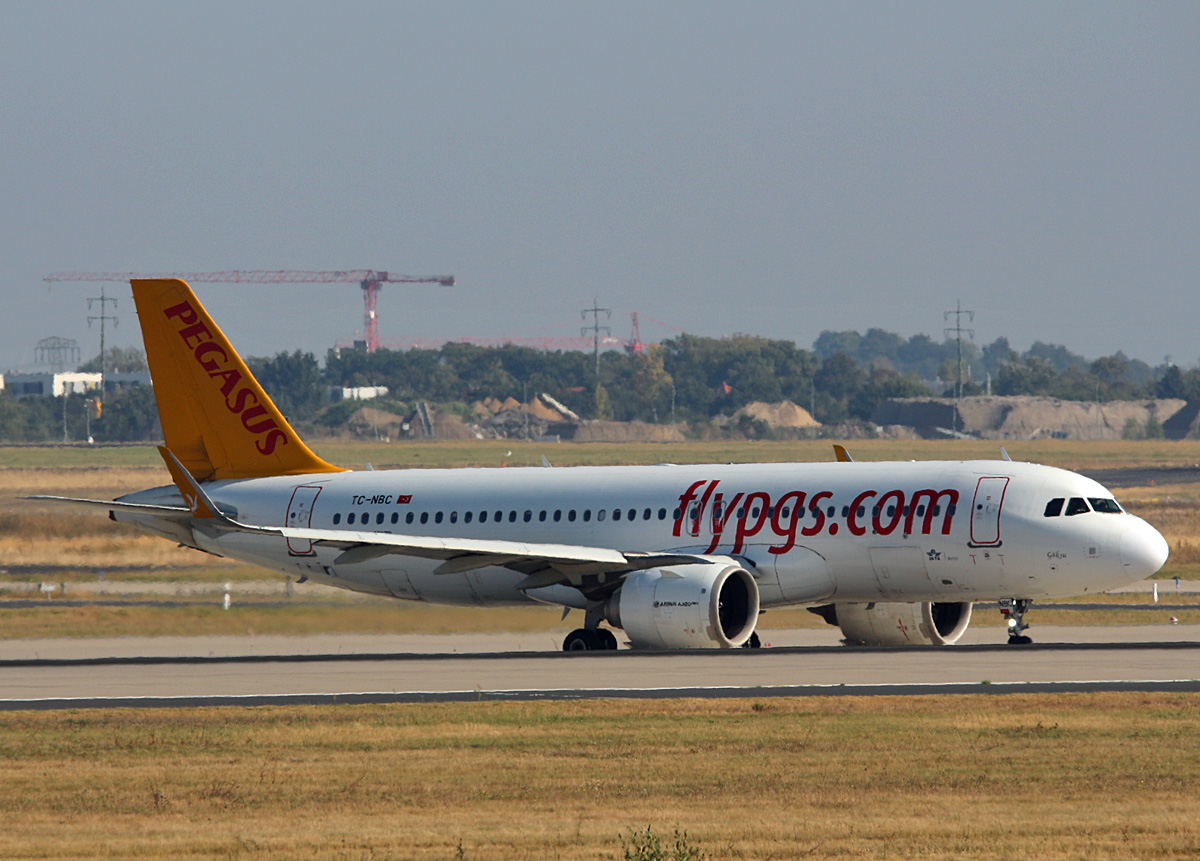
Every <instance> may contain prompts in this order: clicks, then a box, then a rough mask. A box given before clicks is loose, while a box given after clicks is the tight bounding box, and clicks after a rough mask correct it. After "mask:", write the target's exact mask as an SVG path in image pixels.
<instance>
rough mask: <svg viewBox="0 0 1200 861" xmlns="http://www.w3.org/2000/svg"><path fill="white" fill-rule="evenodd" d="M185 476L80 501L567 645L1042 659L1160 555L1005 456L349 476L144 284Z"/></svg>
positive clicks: (1068, 481)
mask: <svg viewBox="0 0 1200 861" xmlns="http://www.w3.org/2000/svg"><path fill="white" fill-rule="evenodd" d="M131 286H132V288H133V296H134V301H135V303H136V306H137V312H138V317H139V321H140V324H141V328H142V335H143V340H144V342H145V347H146V357H147V360H148V362H149V365H150V372H151V377H152V379H153V382H154V393H155V398H156V399H157V402H158V411H159V416H160V418H161V421H162V430H163V439H164V445H163V446H160V447H159V452H160V453H161V455H162V457H163V460H164V462H165V464H166V466H167V469H168V472H169V473H170V476H171V479H172V483H171V484H168V485H163V486H160V487H153V488H150V489H147V490H142V491H138V492H135V493H131V494H127V495H125V496H121V497H120V498H118V499H116V500H89V499H73V498H64V497H50V496H32V497H26V498H29V499H42V500H55V501H62V502H71V503H77V504H83V505H90V506H97V507H100V508H105V509H107V510H108V511H109V517H110V518H111V519H113V520H115V521H117V522H120V523H126V524H129V525H130V526H133V527H135V528H137V529H140V530H142V531H143V532H147V533H149V534H152V535H157V536H161V537H163V538H166V539H168V540H171V541H175V542H177V543H179V544H180V545H184V546H187V547H192V548H195V549H197V550H201V551H204V552H206V553H211V554H214V555H217V556H222V557H230V558H234V559H239V560H241V561H243V562H248V563H251V564H254V565H258V566H262V567H263V568H267V569H271V570H274V571H279V572H283V573H285V574H288V575H291V576H294V577H297V578H298V580H299V581H301V582H303V581H313V582H316V583H323V584H327V585H329V586H335V587H340V588H344V589H351V590H355V591H358V592H365V593H372V594H376V595H384V596H390V597H394V598H398V599H404V600H413V601H430V602H437V603H445V604H465V605H490V606H498V607H503V606H522V605H524V606H528V605H529V604H531V603H535V602H536V603H542V604H551V605H555V606H559V607H562V608H563V616H564V618H565V617H566V615H567V613H568V612H569V611H570V610H572V609H575V610H581V611H583V616H584V623H583V627H582V628H579V629H576V630H574V631H572V632H571V633H569V634H568V635H567V636H566V639H565V640H564V642H563V649H564V650H566V651H593V650H611V649H616V648H618V642H617V635H616V634H615V633H614V629H616V630H620V631H622V632H623V636H624V638H625V639H626V640H627V642H628V644H629V646H630V647H632V648H636V649H694V648H735V647H756V646H758V645H759V644H760V641H759V637H758V635H757V633H756V631H755V628H756V625H757V623H758V620H759V615H760V613H761V612H763V611H765V610H767V609H769V608H776V607H795V606H798V607H807V608H809V609H810V610H812V611H813V612H814V613H817V614H818V615H820V616H821V617H823V618H824V619H825V620H826V621H827V622H829V623H831V624H833V625H836V626H837V627H839V628H840V629H841V632H842V634H843V636H844V638H845V642H847V643H862V644H874V645H895V644H931V645H948V644H951V643H954V642H955V641H957V640H958V639H959V638H960V637H961V636H962V634H963V632H964V631H965V630H966V629H967V626H968V624H969V622H970V620H971V609H972V606H973V605H974V604H975V603H977V602H994V601H998V602H1000V606H1001V612H1002V613H1004V614H1005V615H1006V616H1007V617H1008V633H1009V637H1008V642H1009V643H1012V644H1015V645H1023V644H1027V643H1029V642H1030V637H1029V636H1028V635H1026V634H1025V633H1024V632H1025V630H1026V629H1028V627H1029V625H1028V623H1027V622H1026V621H1025V614H1026V612H1027V611H1028V609H1029V606H1030V604H1031V602H1032V601H1033V600H1035V599H1041V598H1051V597H1066V596H1073V595H1089V594H1095V593H1099V592H1103V591H1105V590H1107V589H1112V588H1114V587H1117V586H1122V585H1126V584H1129V583H1133V582H1136V581H1139V580H1142V579H1144V578H1146V577H1149V576H1150V575H1152V574H1154V573H1155V572H1156V571H1158V570H1159V569H1160V568H1161V567H1162V566H1163V564H1164V563H1165V562H1166V559H1167V555H1168V547H1167V543H1166V541H1165V540H1164V539H1163V537H1162V535H1160V534H1159V532H1158V531H1157V530H1156V529H1155V528H1154V527H1153V526H1151V525H1150V524H1148V523H1146V522H1145V521H1143V520H1142V519H1140V518H1138V517H1136V516H1134V515H1132V514H1129V513H1128V512H1126V511H1125V510H1124V509H1123V508H1122V507H1121V505H1120V504H1119V503H1118V502H1117V501H1116V500H1115V498H1114V497H1113V494H1112V493H1110V492H1109V491H1108V490H1106V489H1105V488H1104V487H1103V486H1102V485H1100V484H1099V483H1097V482H1095V481H1093V480H1091V479H1089V478H1086V477H1084V476H1081V475H1078V474H1076V473H1072V472H1069V471H1066V470H1063V469H1058V468H1054V467H1049V466H1042V465H1038V464H1031V463H1019V462H1014V461H1012V460H1010V459H1008V457H1007V454H1005V455H1004V459H1003V460H973V461H923V462H859V461H853V460H852V459H851V458H850V456H849V455H848V454H847V453H846V451H845V449H844V448H843V447H841V446H837V447H835V449H836V454H837V460H836V461H833V462H828V463H772V464H695V465H674V464H661V465H658V466H599V467H596V466H587V467H554V468H550V469H547V468H545V465H548V462H546V461H545V460H544V459H543V463H544V466H542V467H528V468H507V469H404V470H365V471H350V470H346V469H342V468H341V467H338V466H335V465H333V464H330V463H328V462H326V461H325V460H322V459H321V458H320V457H318V456H317V455H316V454H315V453H313V451H312V450H311V449H309V447H308V446H307V445H305V443H304V442H303V441H302V440H301V439H300V437H299V436H298V435H297V434H296V432H295V430H293V428H292V427H291V425H289V424H288V422H287V420H286V419H285V418H284V417H283V415H282V414H281V413H280V412H279V410H278V409H277V408H276V406H275V405H274V403H273V402H272V401H271V398H270V397H269V396H268V395H267V393H266V392H265V391H264V390H263V388H262V387H261V386H260V385H259V383H258V381H257V380H255V379H254V376H253V375H252V374H251V373H250V370H249V369H248V368H247V367H246V364H245V363H244V362H243V361H242V359H241V358H240V357H239V356H238V354H237V352H236V351H235V350H234V348H233V346H232V344H230V342H229V340H228V339H227V338H226V337H225V335H224V334H223V333H222V332H221V330H220V329H219V328H218V327H217V325H216V323H215V322H214V321H213V320H212V318H211V317H210V316H209V314H208V312H207V311H206V310H205V309H204V307H203V306H202V305H201V303H200V301H199V300H198V299H197V298H196V295H195V294H194V293H193V292H192V289H191V288H190V287H189V286H188V285H187V284H186V283H184V282H183V281H181V280H178V279H146V280H134V281H132V282H131Z"/></svg>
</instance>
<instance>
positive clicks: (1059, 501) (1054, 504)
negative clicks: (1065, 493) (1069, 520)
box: [1045, 496, 1066, 517]
mask: <svg viewBox="0 0 1200 861" xmlns="http://www.w3.org/2000/svg"><path fill="white" fill-rule="evenodd" d="M1064 502H1066V500H1065V499H1064V498H1063V497H1061V496H1060V497H1057V498H1056V499H1052V500H1050V501H1049V502H1047V503H1046V514H1045V516H1046V517H1058V515H1060V514H1062V509H1063V503H1064Z"/></svg>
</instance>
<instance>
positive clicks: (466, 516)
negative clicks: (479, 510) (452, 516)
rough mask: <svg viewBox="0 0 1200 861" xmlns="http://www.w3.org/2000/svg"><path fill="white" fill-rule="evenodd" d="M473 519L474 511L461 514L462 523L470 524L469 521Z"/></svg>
mask: <svg viewBox="0 0 1200 861" xmlns="http://www.w3.org/2000/svg"><path fill="white" fill-rule="evenodd" d="M474 517H475V512H474V511H464V512H463V523H470V522H471V519H472V518H474Z"/></svg>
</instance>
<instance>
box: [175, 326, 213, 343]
mask: <svg viewBox="0 0 1200 861" xmlns="http://www.w3.org/2000/svg"><path fill="white" fill-rule="evenodd" d="M179 337H181V338H183V343H185V344H187V345H188V346H189V347H195V346H198V345H199V344H202V343H203V342H205V341H211V340H212V332H210V331H208V327H207V326H205V325H204V324H203V323H196V324H195V325H192V326H188V327H186V328H184V329H180V330H179ZM193 338H194V339H195V340H196V343H195V344H193V343H192V339H193Z"/></svg>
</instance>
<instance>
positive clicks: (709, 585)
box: [605, 559, 758, 649]
mask: <svg viewBox="0 0 1200 861" xmlns="http://www.w3.org/2000/svg"><path fill="white" fill-rule="evenodd" d="M605 615H606V616H607V618H608V621H609V622H610V623H611V624H613V625H614V626H616V627H618V628H624V629H625V633H626V634H627V635H628V636H629V641H630V643H631V644H632V645H633V647H634V648H636V649H732V648H734V647H736V646H740V645H742V644H743V643H745V642H746V641H747V640H749V639H750V635H751V634H753V633H754V626H755V625H756V624H757V623H758V584H757V583H755V582H754V577H753V576H752V575H751V574H750V572H749V571H747V570H746V569H744V568H741V567H739V566H738V565H735V564H733V561H732V560H730V559H718V560H715V561H714V562H713V563H712V564H704V563H699V564H692V565H679V566H675V567H671V568H651V569H648V570H646V571H637V572H634V573H632V574H630V575H629V576H627V577H626V578H625V582H624V583H622V584H621V588H620V589H618V590H617V591H616V592H614V593H613V595H612V597H610V598H609V599H608V603H607V606H606V607H605Z"/></svg>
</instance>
